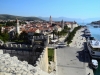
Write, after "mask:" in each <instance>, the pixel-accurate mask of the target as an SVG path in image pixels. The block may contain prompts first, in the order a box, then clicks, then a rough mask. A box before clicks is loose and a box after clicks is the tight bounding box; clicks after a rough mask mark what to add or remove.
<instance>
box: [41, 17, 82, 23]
mask: <svg viewBox="0 0 100 75" xmlns="http://www.w3.org/2000/svg"><path fill="white" fill-rule="evenodd" d="M39 18H41V19H43V20H46V21H49V17H39ZM62 19H63V20H64V21H76V22H83V20H82V19H76V18H66V17H58V18H54V17H52V21H61V20H62Z"/></svg>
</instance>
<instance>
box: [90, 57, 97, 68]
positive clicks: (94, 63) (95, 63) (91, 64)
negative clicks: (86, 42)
mask: <svg viewBox="0 0 100 75" xmlns="http://www.w3.org/2000/svg"><path fill="white" fill-rule="evenodd" d="M90 66H91V67H92V68H93V69H97V68H98V61H97V60H96V59H92V60H91V62H90Z"/></svg>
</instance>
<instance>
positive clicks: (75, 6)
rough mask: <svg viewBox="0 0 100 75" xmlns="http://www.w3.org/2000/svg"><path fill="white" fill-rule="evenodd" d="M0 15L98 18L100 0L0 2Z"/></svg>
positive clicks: (13, 0) (17, 0) (11, 0)
mask: <svg viewBox="0 0 100 75" xmlns="http://www.w3.org/2000/svg"><path fill="white" fill-rule="evenodd" d="M0 14H10V15H18V16H36V17H39V16H41V17H49V16H50V15H51V16H52V17H67V18H81V19H87V18H96V17H100V0H0Z"/></svg>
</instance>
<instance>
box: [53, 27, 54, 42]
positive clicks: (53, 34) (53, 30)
mask: <svg viewBox="0 0 100 75" xmlns="http://www.w3.org/2000/svg"><path fill="white" fill-rule="evenodd" d="M53 40H54V29H53Z"/></svg>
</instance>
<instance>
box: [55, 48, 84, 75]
mask: <svg viewBox="0 0 100 75" xmlns="http://www.w3.org/2000/svg"><path fill="white" fill-rule="evenodd" d="M56 54H57V65H56V66H57V71H56V72H57V74H56V75H85V74H86V70H85V64H84V54H83V52H82V50H81V49H78V48H71V47H66V48H59V49H57V51H56Z"/></svg>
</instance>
